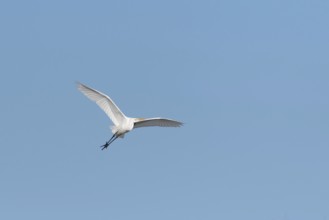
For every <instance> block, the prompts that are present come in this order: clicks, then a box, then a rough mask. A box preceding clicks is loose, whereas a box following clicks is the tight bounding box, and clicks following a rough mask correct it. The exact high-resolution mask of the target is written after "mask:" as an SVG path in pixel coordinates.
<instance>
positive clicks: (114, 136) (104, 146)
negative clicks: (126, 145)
mask: <svg viewBox="0 0 329 220" xmlns="http://www.w3.org/2000/svg"><path fill="white" fill-rule="evenodd" d="M117 133H118V132H116V133H115V134H113V135H112V137H111V139H110V140H109V141H107V142H106V143H105V144H104V145H102V146H101V148H102V150H104V149H105V148H107V147H108V146H109V145H110V144H111V143H112V142H113V141H115V139H117V138H118V137H119V136H117Z"/></svg>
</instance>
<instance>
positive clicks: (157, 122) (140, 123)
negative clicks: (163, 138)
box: [134, 118, 183, 128]
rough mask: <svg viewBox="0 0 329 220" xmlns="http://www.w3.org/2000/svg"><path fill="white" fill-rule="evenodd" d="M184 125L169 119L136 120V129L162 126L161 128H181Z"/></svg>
mask: <svg viewBox="0 0 329 220" xmlns="http://www.w3.org/2000/svg"><path fill="white" fill-rule="evenodd" d="M182 125H183V123H182V122H179V121H175V120H172V119H167V118H145V119H144V118H135V123H134V128H140V127H150V126H160V127H180V126H182Z"/></svg>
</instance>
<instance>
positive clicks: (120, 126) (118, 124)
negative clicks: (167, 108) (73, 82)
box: [78, 83, 183, 150]
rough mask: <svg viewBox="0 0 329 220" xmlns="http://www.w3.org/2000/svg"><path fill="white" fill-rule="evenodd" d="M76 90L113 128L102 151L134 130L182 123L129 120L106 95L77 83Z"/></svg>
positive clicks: (161, 119)
mask: <svg viewBox="0 0 329 220" xmlns="http://www.w3.org/2000/svg"><path fill="white" fill-rule="evenodd" d="M78 89H79V90H80V91H81V92H82V93H83V94H84V95H85V96H87V97H88V98H89V99H90V100H92V101H94V102H96V104H97V105H98V106H99V107H100V108H101V109H102V110H103V111H104V112H105V113H106V114H107V116H108V117H109V118H110V119H111V120H112V122H113V124H114V125H113V126H112V127H111V129H112V133H113V136H112V137H111V139H110V140H109V141H107V142H106V143H105V144H104V145H102V146H101V147H102V150H104V149H105V148H107V147H108V146H109V145H110V144H111V143H112V142H113V141H115V140H116V139H117V138H118V137H120V138H123V137H124V135H125V134H126V133H128V132H129V131H131V130H132V129H134V128H140V127H149V126H161V127H180V126H182V125H183V123H182V122H179V121H175V120H172V119H167V118H130V117H127V116H125V115H124V114H123V113H122V112H121V111H120V109H119V108H118V106H116V104H115V103H114V102H113V101H112V99H111V98H110V97H108V96H107V95H105V94H103V93H101V92H99V91H97V90H95V89H92V88H90V87H88V86H86V85H83V84H81V83H78Z"/></svg>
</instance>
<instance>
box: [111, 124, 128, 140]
mask: <svg viewBox="0 0 329 220" xmlns="http://www.w3.org/2000/svg"><path fill="white" fill-rule="evenodd" d="M111 130H112V134H115V133H117V132H118V130H119V129H118V127H117V126H115V125H113V126H111ZM124 137H125V134H121V135H120V136H119V138H124Z"/></svg>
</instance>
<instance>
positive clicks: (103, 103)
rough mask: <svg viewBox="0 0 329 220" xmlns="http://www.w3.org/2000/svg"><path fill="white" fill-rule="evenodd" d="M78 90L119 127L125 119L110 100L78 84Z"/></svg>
mask: <svg viewBox="0 0 329 220" xmlns="http://www.w3.org/2000/svg"><path fill="white" fill-rule="evenodd" d="M78 89H79V90H80V91H81V92H82V93H83V94H84V95H85V96H87V97H88V98H89V99H90V100H92V101H94V102H96V104H97V105H98V106H99V107H100V108H101V109H102V110H103V111H104V112H105V113H106V114H107V116H109V118H110V119H111V120H112V122H113V124H114V125H119V124H120V123H121V122H122V121H123V120H124V119H125V118H126V116H125V115H124V114H123V113H122V112H121V111H120V109H119V108H118V106H116V104H115V103H114V102H113V101H112V99H111V98H110V97H108V96H107V95H105V94H103V93H101V92H99V91H97V90H95V89H92V88H90V87H88V86H86V85H83V84H82V83H78Z"/></svg>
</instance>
